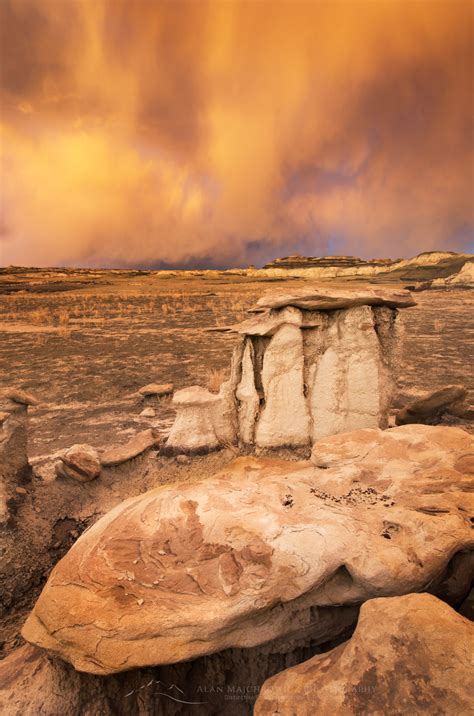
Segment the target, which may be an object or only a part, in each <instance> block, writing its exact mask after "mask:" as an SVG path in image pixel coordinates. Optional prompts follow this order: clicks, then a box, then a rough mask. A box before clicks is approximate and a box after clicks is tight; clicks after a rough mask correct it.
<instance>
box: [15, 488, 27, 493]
mask: <svg viewBox="0 0 474 716" xmlns="http://www.w3.org/2000/svg"><path fill="white" fill-rule="evenodd" d="M15 492H16V493H17V495H27V494H28V492H27V491H26V490H25V488H24V487H16V488H15Z"/></svg>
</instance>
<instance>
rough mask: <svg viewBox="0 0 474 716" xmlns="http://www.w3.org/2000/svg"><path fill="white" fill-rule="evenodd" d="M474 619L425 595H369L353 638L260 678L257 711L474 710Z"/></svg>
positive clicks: (373, 714)
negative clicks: (370, 596)
mask: <svg viewBox="0 0 474 716" xmlns="http://www.w3.org/2000/svg"><path fill="white" fill-rule="evenodd" d="M473 640H474V625H473V624H472V622H470V621H468V620H467V619H465V618H464V617H462V616H460V615H459V614H457V613H456V612H455V611H453V610H452V609H451V608H450V607H449V606H447V605H446V604H444V603H443V602H441V601H440V600H439V599H436V598H435V597H433V596H431V595H429V594H408V595H406V596H403V597H395V598H391V599H371V600H369V601H368V602H365V604H363V606H362V608H361V610H360V616H359V621H358V624H357V628H356V630H355V632H354V635H353V636H352V638H351V639H350V640H349V641H347V642H345V643H344V644H341V645H340V646H338V647H336V648H335V649H333V650H332V651H329V652H327V653H326V654H321V655H318V656H315V657H313V658H312V659H310V660H309V661H305V662H304V663H302V664H299V665H298V666H294V667H292V668H290V669H287V670H286V671H283V672H282V673H281V674H277V675H276V676H274V677H272V678H271V679H269V680H268V681H266V682H265V684H264V685H263V688H262V690H261V692H260V695H259V698H258V700H257V703H256V705H255V709H254V714H255V716H265V715H266V714H268V715H270V714H278V715H279V716H295V715H296V714H298V716H314V714H337V715H338V716H359V714H364V715H365V714H366V715H367V716H399V714H409V713H411V714H421V713H426V714H458V715H459V716H461V714H464V715H465V716H467V715H468V714H471V713H472V710H473V707H474V698H473V693H472V645H473V643H474V641H473Z"/></svg>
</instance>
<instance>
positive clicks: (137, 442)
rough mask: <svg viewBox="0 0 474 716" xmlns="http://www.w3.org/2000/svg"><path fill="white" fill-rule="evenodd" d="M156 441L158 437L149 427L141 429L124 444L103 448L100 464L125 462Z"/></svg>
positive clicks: (111, 464)
mask: <svg viewBox="0 0 474 716" xmlns="http://www.w3.org/2000/svg"><path fill="white" fill-rule="evenodd" d="M157 443H158V438H156V437H155V435H154V434H153V431H152V430H151V429H149V430H143V431H142V432H141V433H137V434H136V435H134V436H133V438H131V439H130V440H129V441H128V442H127V443H125V445H115V446H113V447H111V448H108V450H105V451H104V452H103V453H102V455H101V457H100V461H101V463H102V465H104V466H107V467H111V466H113V465H120V464H121V463H122V462H127V460H131V459H132V458H134V457H137V456H138V455H140V454H141V453H142V452H145V450H148V449H149V448H151V447H153V446H154V445H156V444H157Z"/></svg>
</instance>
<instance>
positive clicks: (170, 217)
mask: <svg viewBox="0 0 474 716" xmlns="http://www.w3.org/2000/svg"><path fill="white" fill-rule="evenodd" d="M473 12H474V4H473V3H472V2H464V0H461V1H458V0H449V1H448V2H444V0H439V1H438V0H431V1H429V2H425V1H424V0H370V1H367V0H352V1H351V2H347V1H342V0H341V1H339V0H331V2H326V1H325V0H323V1H318V0H312V1H311V0H309V1H307V2H300V1H299V0H291V1H290V0H281V1H280V2H274V0H259V1H256V2H253V1H251V0H246V1H245V2H240V1H235V2H234V1H233V0H210V1H208V0H192V1H189V2H188V1H182V0H168V1H166V2H162V1H161V0H1V2H0V28H1V29H0V73H1V77H0V79H1V96H0V110H1V111H0V130H1V134H0V142H1V143H0V153H1V156H0V158H1V165H0V181H1V187H0V189H1V218H0V264H2V265H9V264H14V265H28V266H33V265H35V266H86V267H87V266H91V267H132V266H133V267H149V268H152V267H168V266H169V267H189V268H190V267H199V268H203V267H226V266H246V265H248V264H251V263H252V264H256V265H262V264H263V263H264V262H266V261H269V260H271V259H272V258H275V257H278V256H286V255H289V254H293V253H300V254H305V255H311V256H317V255H327V254H331V255H332V254H345V255H347V254H348V255H357V256H361V257H364V258H370V257H373V258H377V257H392V258H399V257H409V256H414V255H416V254H418V253H420V252H422V251H430V250H451V251H472V250H473V249H474V208H473V206H474V201H473V199H474V156H473V126H474V125H473V119H474V117H473V109H474V107H473V103H474V99H473V68H474V43H473Z"/></svg>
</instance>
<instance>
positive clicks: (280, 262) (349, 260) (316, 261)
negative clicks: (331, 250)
mask: <svg viewBox="0 0 474 716" xmlns="http://www.w3.org/2000/svg"><path fill="white" fill-rule="evenodd" d="M399 261H400V259H395V260H392V259H368V260H367V261H366V260H364V259H360V258H358V257H357V256H300V255H299V254H293V255H292V256H285V257H284V258H281V259H274V260H273V261H270V262H269V263H267V264H265V266H264V267H263V268H265V269H272V268H313V267H314V268H352V267H360V266H391V265H392V264H396V263H398V262H399Z"/></svg>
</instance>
